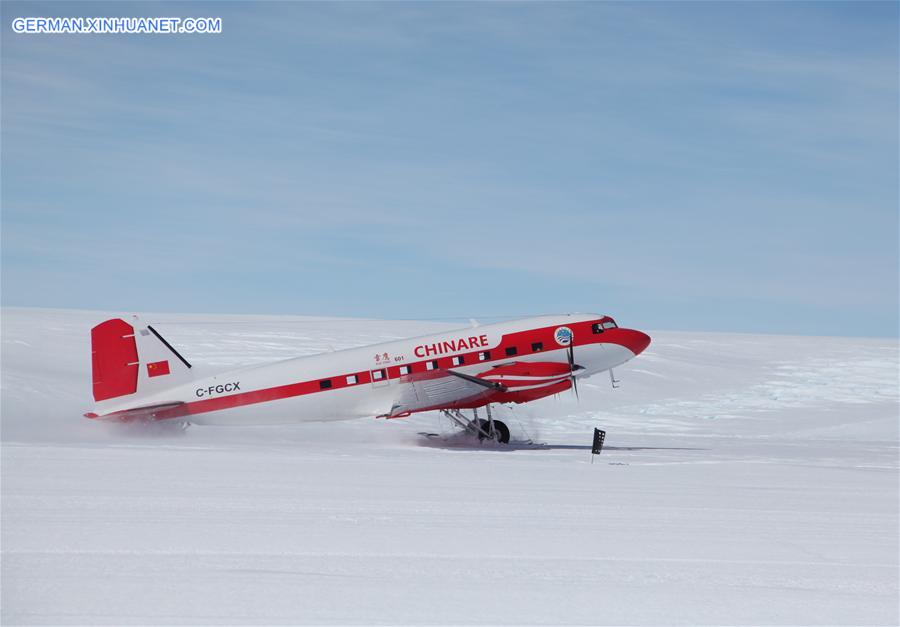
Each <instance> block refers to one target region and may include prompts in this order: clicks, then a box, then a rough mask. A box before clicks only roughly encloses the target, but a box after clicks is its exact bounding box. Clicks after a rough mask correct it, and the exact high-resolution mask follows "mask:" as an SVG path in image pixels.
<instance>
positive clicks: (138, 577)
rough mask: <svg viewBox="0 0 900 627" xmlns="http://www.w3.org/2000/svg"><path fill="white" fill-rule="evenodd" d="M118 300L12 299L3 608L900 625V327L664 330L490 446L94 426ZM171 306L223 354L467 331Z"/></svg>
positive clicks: (245, 616)
mask: <svg viewBox="0 0 900 627" xmlns="http://www.w3.org/2000/svg"><path fill="white" fill-rule="evenodd" d="M107 317H110V315H108V314H107V313H101V312H83V311H54V310H25V309H4V310H3V312H2V341H3V344H2V407H0V410H2V442H3V446H2V622H3V624H4V625H7V624H9V625H11V624H19V623H45V624H48V623H50V624H70V623H90V624H134V623H140V624H148V623H150V624H159V623H163V624H171V623H178V624H198V625H199V624H221V623H229V624H242V623H254V624H296V623H314V624H336V623H339V624H372V623H375V624H398V623H416V624H447V623H455V624H459V623H491V624H572V623H579V624H598V623H602V624H610V623H612V624H638V623H645V624H666V625H669V624H691V625H699V624H792V625H797V624H804V625H809V624H829V625H830V624H853V625H896V624H897V623H898V600H900V599H898V346H897V341H896V340H893V339H884V340H879V339H859V338H814V337H783V336H758V335H757V336H752V335H726V334H712V333H683V332H679V333H674V332H658V333H652V332H651V335H652V336H653V338H654V343H653V344H652V345H651V346H650V348H649V349H648V350H647V352H646V353H644V354H643V355H641V356H640V357H639V358H638V359H636V360H634V361H633V362H631V363H630V364H629V365H628V366H627V367H625V368H623V369H622V370H621V371H619V372H617V376H618V377H619V378H620V379H621V381H622V383H621V388H620V389H617V390H613V389H611V388H610V385H609V380H608V379H606V378H603V377H598V378H596V379H591V380H589V381H587V382H584V383H582V384H581V386H580V390H581V400H580V402H578V403H576V401H575V399H574V398H573V397H572V395H571V394H565V395H562V396H560V397H559V398H551V399H546V400H544V401H540V402H537V403H533V404H530V405H527V406H524V407H517V408H516V409H515V410H514V411H513V412H510V413H509V415H508V420H509V423H510V425H511V427H512V428H513V437H514V438H518V439H520V440H523V439H526V438H532V439H533V440H535V441H536V442H540V443H543V444H545V446H543V447H541V448H531V447H526V446H522V445H518V446H516V445H514V446H510V447H490V446H484V447H479V446H478V445H477V444H476V443H473V442H468V441H461V440H460V439H459V438H458V437H456V436H455V434H454V432H453V431H452V430H451V429H450V428H449V425H446V424H442V423H441V422H440V421H439V420H438V418H437V417H436V416H433V415H420V416H414V417H412V418H411V419H407V420H395V421H387V422H386V421H381V420H374V419H372V420H361V421H353V422H344V423H329V424H308V425H297V426H293V427H260V428H235V427H232V428H220V427H198V426H193V427H190V428H189V429H187V430H184V431H182V430H180V429H178V428H172V427H166V426H162V425H161V426H157V427H156V428H147V427H144V428H139V427H136V426H129V425H115V424H103V423H97V422H93V421H90V420H87V419H84V418H82V417H81V414H82V413H83V412H84V411H86V410H89V409H90V408H91V405H92V403H91V400H90V356H89V342H88V333H89V329H90V327H91V326H93V325H94V324H96V323H97V322H100V321H102V320H104V319H106V318H107ZM147 319H148V320H149V321H152V322H155V323H156V326H157V328H159V330H160V331H161V332H162V333H163V334H164V335H165V336H166V337H167V339H169V340H170V341H171V342H172V343H173V344H175V345H176V346H177V347H178V348H179V349H181V350H182V352H183V353H184V354H185V355H186V356H187V357H188V358H189V359H190V360H191V361H192V362H193V363H194V364H195V365H196V366H197V367H198V368H201V367H202V368H208V369H224V368H227V367H230V366H234V365H238V364H244V363H252V362H264V361H267V360H275V359H280V358H284V357H288V356H293V355H299V354H310V353H315V352H318V351H322V350H328V349H329V348H336V349H339V348H343V347H349V346H358V345H362V344H367V343H371V342H376V341H380V340H385V339H391V338H397V337H404V336H409V335H416V334H421V333H424V332H429V331H431V330H439V329H444V328H448V327H449V326H458V325H447V324H441V323H434V322H420V323H414V322H408V321H403V322H384V321H362V320H323V319H310V318H298V317H284V316H211V315H202V316H201V315H173V314H158V315H150V316H147ZM623 322H624V321H623ZM594 426H600V427H602V428H604V429H606V430H607V432H608V436H607V441H606V442H607V447H606V449H605V450H604V452H603V454H602V455H601V456H599V457H598V458H596V459H595V460H594V463H593V464H592V463H591V455H590V451H589V448H590V447H589V444H590V438H591V430H592V428H593V427H594ZM421 431H429V432H436V433H440V434H442V435H441V436H440V437H437V438H426V437H423V436H421V435H419V432H421Z"/></svg>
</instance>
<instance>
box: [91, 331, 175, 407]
mask: <svg viewBox="0 0 900 627" xmlns="http://www.w3.org/2000/svg"><path fill="white" fill-rule="evenodd" d="M91 359H92V373H93V380H94V386H93V387H94V400H95V401H97V403H98V404H99V403H104V404H107V405H109V404H113V403H118V402H122V401H126V400H127V401H129V402H130V401H134V400H139V399H140V398H141V397H144V396H152V395H154V394H158V393H160V392H162V391H164V390H166V389H167V388H172V387H176V386H178V385H182V384H184V383H187V382H189V381H190V380H191V379H192V378H193V377H192V376H191V365H190V364H189V363H188V362H187V360H185V359H184V357H182V356H181V355H180V354H179V353H178V351H176V350H175V349H174V348H173V347H172V346H171V345H170V344H169V343H168V342H167V341H166V340H165V339H164V338H163V337H162V336H161V335H160V334H159V333H158V332H157V331H156V329H154V328H153V327H152V326H150V325H144V324H142V323H141V322H140V321H139V320H138V317H137V316H134V317H133V318H132V323H131V324H129V323H128V322H125V321H124V320H122V319H121V318H114V319H112V320H107V321H106V322H102V323H100V324H98V325H97V326H95V327H94V328H93V329H91ZM114 399H118V401H116V400H114Z"/></svg>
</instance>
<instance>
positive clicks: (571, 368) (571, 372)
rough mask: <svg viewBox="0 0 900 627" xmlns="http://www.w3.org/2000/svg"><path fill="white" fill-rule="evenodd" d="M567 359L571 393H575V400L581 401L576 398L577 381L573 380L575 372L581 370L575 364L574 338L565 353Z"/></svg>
mask: <svg viewBox="0 0 900 627" xmlns="http://www.w3.org/2000/svg"><path fill="white" fill-rule="evenodd" d="M566 355H567V356H568V358H569V378H570V379H571V380H572V391H573V392H575V398H576V399H578V400H581V398H580V397H579V396H578V380H577V379H576V378H575V371H576V370H581V369H582V367H581V366H579V365H578V364H576V363H575V338H574V337H572V338H571V339H570V340H569V349H568V350H567V351H566Z"/></svg>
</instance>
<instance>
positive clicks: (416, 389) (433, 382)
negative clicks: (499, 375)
mask: <svg viewBox="0 0 900 627" xmlns="http://www.w3.org/2000/svg"><path fill="white" fill-rule="evenodd" d="M505 390H506V388H505V387H504V386H503V385H502V384H499V383H495V382H492V381H486V380H484V379H480V378H478V377H473V376H471V375H467V374H462V373H461V372H454V371H452V370H432V371H430V372H423V373H419V374H415V375H410V376H409V377H408V378H407V380H406V381H403V382H402V383H401V384H400V386H399V392H398V397H397V399H396V400H395V401H394V404H393V405H392V406H391V410H390V412H389V413H387V414H385V417H387V418H400V417H403V416H408V415H409V414H410V413H412V412H414V411H426V410H429V409H449V408H452V407H466V406H469V405H470V404H472V403H475V404H478V402H479V401H483V400H484V399H485V398H487V397H489V396H491V395H493V394H496V393H497V392H503V391H505Z"/></svg>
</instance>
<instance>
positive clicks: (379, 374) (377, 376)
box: [372, 370, 384, 381]
mask: <svg viewBox="0 0 900 627" xmlns="http://www.w3.org/2000/svg"><path fill="white" fill-rule="evenodd" d="M382 379H384V370H373V371H372V380H373V381H381V380H382Z"/></svg>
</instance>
